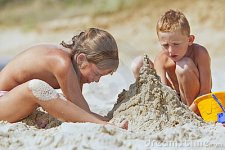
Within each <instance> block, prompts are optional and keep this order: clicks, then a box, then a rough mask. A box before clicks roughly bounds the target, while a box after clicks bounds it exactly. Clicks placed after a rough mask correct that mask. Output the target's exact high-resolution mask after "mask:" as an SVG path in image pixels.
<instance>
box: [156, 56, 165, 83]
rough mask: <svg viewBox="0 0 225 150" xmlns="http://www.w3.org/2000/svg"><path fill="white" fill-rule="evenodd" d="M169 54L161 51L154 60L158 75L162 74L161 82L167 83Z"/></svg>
mask: <svg viewBox="0 0 225 150" xmlns="http://www.w3.org/2000/svg"><path fill="white" fill-rule="evenodd" d="M166 57H167V56H166V55H165V54H163V53H160V54H159V55H158V56H156V58H155V60H154V68H155V70H156V73H157V75H158V76H160V79H161V82H162V83H163V84H166V85H167V78H166V68H165V65H166V59H167V58H166Z"/></svg>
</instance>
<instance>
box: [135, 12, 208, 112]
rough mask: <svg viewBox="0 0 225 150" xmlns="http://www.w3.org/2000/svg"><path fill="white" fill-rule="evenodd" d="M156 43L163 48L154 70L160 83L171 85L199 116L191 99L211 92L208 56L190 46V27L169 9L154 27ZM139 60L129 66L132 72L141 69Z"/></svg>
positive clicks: (192, 36) (202, 49)
mask: <svg viewBox="0 0 225 150" xmlns="http://www.w3.org/2000/svg"><path fill="white" fill-rule="evenodd" d="M156 30H157V35H158V39H159V43H160V45H161V47H162V50H161V51H160V53H159V54H158V55H157V56H156V58H155V61H154V68H155V69H156V72H157V74H158V75H159V76H160V78H161V81H162V83H164V84H166V85H168V86H170V87H171V88H173V89H174V90H176V92H177V93H178V95H180V98H181V100H182V101H183V103H184V104H186V105H187V106H189V108H190V109H191V110H192V111H194V112H195V113H197V114H199V112H198V109H197V107H196V105H195V104H194V99H195V98H196V97H198V96H200V95H203V94H206V93H210V91H211V88H212V84H211V69H210V63H211V62H210V61H211V60H210V56H209V54H208V52H207V50H206V48H204V47H203V46H201V45H199V44H196V43H193V42H194V39H195V37H194V35H190V26H189V23H188V21H187V19H186V17H185V16H184V14H183V13H182V12H180V11H175V10H169V11H167V12H165V14H164V15H162V16H161V17H160V18H159V20H158V23H157V26H156ZM140 62H141V61H140V58H139V59H136V60H135V61H134V62H133V64H132V70H133V72H134V74H135V76H137V74H136V72H137V70H139V69H140V66H141V64H140Z"/></svg>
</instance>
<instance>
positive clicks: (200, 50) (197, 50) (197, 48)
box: [191, 43, 208, 56]
mask: <svg viewBox="0 0 225 150" xmlns="http://www.w3.org/2000/svg"><path fill="white" fill-rule="evenodd" d="M191 51H192V52H193V53H194V55H197V56H201V55H204V54H207V55H208V50H207V49H206V48H205V47H204V46H202V45H200V44H197V43H194V44H192V46H191Z"/></svg>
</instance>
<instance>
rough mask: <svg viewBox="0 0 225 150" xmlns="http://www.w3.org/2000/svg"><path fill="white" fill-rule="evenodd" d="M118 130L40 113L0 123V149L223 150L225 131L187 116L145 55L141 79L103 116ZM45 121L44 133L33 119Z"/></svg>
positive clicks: (187, 110)
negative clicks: (124, 125) (122, 125)
mask: <svg viewBox="0 0 225 150" xmlns="http://www.w3.org/2000/svg"><path fill="white" fill-rule="evenodd" d="M105 115H108V117H110V118H111V120H110V122H111V123H113V124H116V125H119V124H120V123H121V122H122V121H123V120H128V122H129V128H128V130H124V129H120V128H118V127H115V126H112V125H105V126H103V125H98V124H93V123H62V122H60V121H58V120H57V119H55V118H53V117H51V116H50V115H48V114H47V113H44V112H43V111H41V110H37V111H35V112H34V113H33V114H32V115H31V116H29V117H28V118H26V119H24V120H22V122H18V123H8V122H4V121H0V147H1V149H99V150H100V149H112V150H114V149H140V150H143V149H151V148H154V149H174V148H178V149H179V148H180V149H189V148H191V149H204V148H207V149H215V148H220V149H223V148H224V147H225V145H224V141H223V140H224V139H225V128H224V127H223V126H222V125H221V124H219V123H205V122H204V121H203V120H202V119H201V117H199V116H197V115H196V114H194V113H193V112H191V111H190V110H189V109H188V107H187V106H186V105H184V104H183V103H182V102H181V101H180V100H179V98H178V96H177V94H176V92H175V91H174V90H172V89H171V88H169V87H167V86H165V85H163V84H162V83H161V82H160V80H159V78H158V76H157V75H156V73H155V70H154V69H152V68H150V67H149V64H148V58H147V56H145V59H144V66H143V67H142V68H141V71H140V77H139V78H138V79H137V81H136V82H135V83H133V84H131V85H130V87H129V89H128V90H123V91H122V93H120V94H119V95H118V100H117V103H115V104H114V107H113V108H112V109H111V111H109V112H108V113H107V114H105ZM38 119H47V120H48V121H49V124H48V125H47V126H46V127H45V129H38V128H37V127H35V120H38Z"/></svg>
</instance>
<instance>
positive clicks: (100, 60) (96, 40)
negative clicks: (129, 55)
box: [61, 28, 119, 71]
mask: <svg viewBox="0 0 225 150" xmlns="http://www.w3.org/2000/svg"><path fill="white" fill-rule="evenodd" d="M61 45H62V46H64V47H66V48H69V49H71V53H72V58H71V59H76V58H74V57H75V56H76V54H80V53H84V54H86V58H87V60H88V61H89V62H91V63H94V64H96V66H97V67H98V68H99V69H101V70H105V69H113V71H115V70H116V69H117V68H118V65H119V58H118V48H117V44H116V41H115V39H114V38H113V36H112V35H111V34H109V33H108V32H106V31H104V30H100V29H96V28H90V29H88V30H86V31H84V32H81V33H80V34H79V35H76V36H74V37H73V38H72V44H67V43H65V42H64V41H62V43H61Z"/></svg>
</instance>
